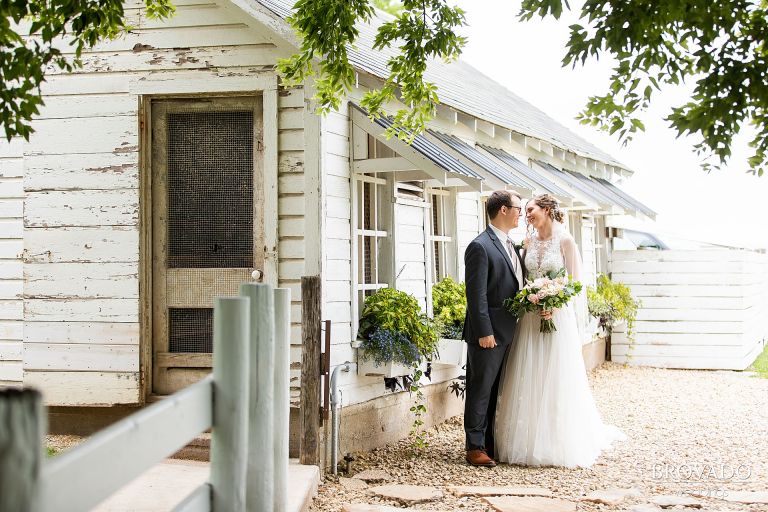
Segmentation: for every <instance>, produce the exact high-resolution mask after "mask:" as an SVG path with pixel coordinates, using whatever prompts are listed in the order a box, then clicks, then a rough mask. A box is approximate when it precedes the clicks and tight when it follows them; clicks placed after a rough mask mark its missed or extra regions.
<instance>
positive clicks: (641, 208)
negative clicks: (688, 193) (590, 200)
mask: <svg viewBox="0 0 768 512" xmlns="http://www.w3.org/2000/svg"><path fill="white" fill-rule="evenodd" d="M592 179H593V180H595V181H596V182H598V183H600V184H601V185H603V186H604V187H605V188H606V189H607V190H609V191H611V192H612V193H614V194H616V195H617V196H618V197H621V198H623V199H624V200H625V201H626V202H627V203H629V204H630V205H632V208H631V209H633V210H637V211H639V212H642V213H644V214H645V215H647V216H649V217H656V212H655V211H653V210H651V209H650V208H648V207H647V206H645V205H644V204H643V203H641V202H640V201H638V200H637V199H635V198H634V197H632V196H630V195H629V194H627V193H626V192H624V191H623V190H621V189H620V188H619V187H617V186H616V185H614V184H613V183H611V182H610V181H608V180H606V179H603V178H596V177H594V176H593V177H592Z"/></svg>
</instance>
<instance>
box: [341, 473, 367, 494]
mask: <svg viewBox="0 0 768 512" xmlns="http://www.w3.org/2000/svg"><path fill="white" fill-rule="evenodd" d="M339 484H341V486H342V487H343V488H344V489H346V490H348V491H362V490H365V489H367V488H368V484H367V483H365V480H360V479H359V478H344V477H343V476H342V477H340V478H339Z"/></svg>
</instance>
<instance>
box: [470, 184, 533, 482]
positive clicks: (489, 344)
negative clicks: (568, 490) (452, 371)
mask: <svg viewBox="0 0 768 512" xmlns="http://www.w3.org/2000/svg"><path fill="white" fill-rule="evenodd" d="M521 210H522V207H521V201H520V196H519V195H518V194H517V193H516V192H512V191H508V190H497V191H496V192H494V193H492V194H491V196H490V197H489V198H488V202H487V204H486V212H487V214H488V219H489V220H490V225H489V226H488V229H486V230H485V231H484V232H482V233H480V235H478V236H477V238H475V239H474V240H473V241H472V242H471V243H470V244H469V246H468V247H467V250H466V252H465V253H464V264H465V281H466V284H467V317H466V319H465V321H464V340H466V342H467V381H466V382H467V389H466V394H465V403H464V431H465V433H466V450H467V462H469V463H470V464H471V465H473V466H486V467H494V466H496V462H495V461H494V460H493V457H494V447H493V423H494V417H495V415H496V395H497V393H498V389H499V377H500V375H501V366H502V363H503V362H504V358H505V356H506V354H507V351H508V350H509V347H510V345H511V343H512V338H513V335H514V333H515V326H516V325H517V318H516V317H515V316H514V315H513V314H512V313H509V312H507V310H506V309H504V306H503V302H504V299H506V298H507V297H513V296H514V295H515V294H517V292H518V290H519V289H520V288H521V287H522V286H523V284H524V283H523V265H522V261H521V259H520V255H519V253H518V252H517V249H516V248H515V247H514V245H513V244H512V241H511V240H509V239H508V238H507V233H508V232H509V231H510V230H511V229H514V228H516V227H517V223H518V220H519V219H520V213H521Z"/></svg>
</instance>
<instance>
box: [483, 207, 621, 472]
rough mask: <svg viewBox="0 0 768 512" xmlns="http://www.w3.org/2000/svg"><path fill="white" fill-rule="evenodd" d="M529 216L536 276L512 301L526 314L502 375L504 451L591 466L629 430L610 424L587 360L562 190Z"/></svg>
mask: <svg viewBox="0 0 768 512" xmlns="http://www.w3.org/2000/svg"><path fill="white" fill-rule="evenodd" d="M525 216H526V220H527V223H528V229H529V232H528V236H527V238H526V242H525V256H524V265H525V270H526V281H527V283H528V284H527V286H526V287H525V288H524V289H522V290H521V291H520V292H519V294H518V295H517V296H516V297H511V298H510V300H508V301H507V303H506V305H507V307H508V309H510V310H511V311H513V312H514V313H515V314H516V315H518V316H520V318H519V321H518V324H517V329H516V331H515V339H514V343H513V348H512V350H511V352H510V354H509V357H508V359H507V361H506V363H505V365H504V369H503V373H502V375H501V381H500V387H499V396H498V406H497V410H496V422H495V438H496V447H495V448H496V454H497V456H498V458H499V460H500V461H502V462H508V463H511V464H523V465H531V466H566V467H577V466H578V467H588V466H591V465H592V464H593V463H594V462H595V460H596V459H597V457H598V456H599V455H600V452H601V451H602V450H604V449H606V448H608V447H609V446H610V445H611V443H612V442H613V441H616V440H621V439H624V438H625V436H624V434H623V433H622V432H621V431H620V430H618V429H617V428H616V427H613V426H610V425H605V424H603V422H602V419H601V418H600V414H599V413H598V411H597V407H596V406H595V401H594V399H593V397H592V392H591V390H590V388H589V382H588V380H587V374H586V370H585V368H584V360H583V358H582V350H581V349H582V338H581V336H580V335H579V328H578V322H577V314H576V313H577V311H576V310H577V309H579V302H580V301H583V300H584V298H583V295H579V292H580V290H581V284H580V283H579V279H580V278H581V259H580V257H579V253H578V248H577V246H576V242H575V241H574V240H573V237H572V236H571V235H570V234H569V233H568V231H567V230H566V229H565V228H564V227H563V226H562V224H561V223H562V221H563V212H562V211H561V210H560V209H559V208H558V204H557V200H556V199H555V198H553V197H552V196H550V195H548V194H544V195H540V196H536V197H534V198H533V199H532V200H531V201H529V202H528V204H527V205H526V209H525ZM581 304H583V302H582V303H581ZM585 308H586V306H585V305H584V309H585Z"/></svg>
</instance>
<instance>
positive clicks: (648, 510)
mask: <svg viewBox="0 0 768 512" xmlns="http://www.w3.org/2000/svg"><path fill="white" fill-rule="evenodd" d="M660 510H661V508H659V507H657V506H656V505H652V504H650V503H642V504H640V505H633V506H632V508H630V509H629V512H659V511H660Z"/></svg>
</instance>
